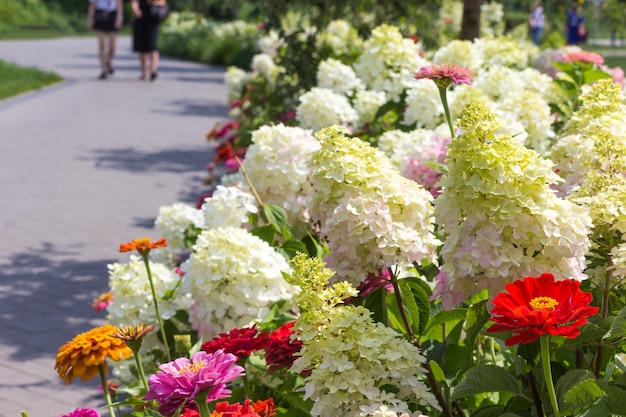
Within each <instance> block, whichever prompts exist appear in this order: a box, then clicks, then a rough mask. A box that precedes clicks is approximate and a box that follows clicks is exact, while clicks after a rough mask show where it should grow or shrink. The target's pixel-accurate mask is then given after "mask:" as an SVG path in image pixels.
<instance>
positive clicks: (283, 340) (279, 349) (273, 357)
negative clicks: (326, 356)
mask: <svg viewBox="0 0 626 417" xmlns="http://www.w3.org/2000/svg"><path fill="white" fill-rule="evenodd" d="M293 324H294V322H293V321H290V322H289V323H285V324H284V325H282V326H281V327H279V328H278V329H276V330H275V331H273V332H272V334H270V341H269V346H267V348H266V349H265V362H267V364H268V365H269V370H268V371H269V373H274V372H276V371H277V370H279V369H281V368H289V367H291V364H292V363H293V361H294V360H295V359H296V358H295V354H296V353H298V352H300V349H301V348H302V341H300V340H297V339H294V340H292V339H291V335H292V334H293V333H294V331H293Z"/></svg>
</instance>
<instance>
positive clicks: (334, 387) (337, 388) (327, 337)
mask: <svg viewBox="0 0 626 417" xmlns="http://www.w3.org/2000/svg"><path fill="white" fill-rule="evenodd" d="M292 265H293V267H294V272H293V274H292V277H291V280H292V282H293V283H294V284H298V285H300V286H301V287H302V291H301V292H300V293H299V294H298V295H297V296H296V297H295V301H296V303H297V305H298V307H299V308H300V310H301V311H302V315H301V316H300V317H299V318H298V320H297V321H296V324H295V329H296V331H297V334H298V338H299V339H300V340H302V342H303V346H302V349H301V351H300V355H301V356H300V357H299V358H298V359H297V360H296V361H295V362H294V363H293V365H292V367H291V372H295V373H301V372H303V371H307V370H310V371H311V373H310V374H309V375H308V376H307V377H306V378H305V385H304V392H305V394H304V399H308V398H310V399H312V400H313V401H314V403H313V408H312V409H311V415H312V416H331V415H333V416H338V415H340V416H347V417H357V416H358V417H363V416H374V415H382V414H380V410H381V409H383V408H384V409H386V410H387V411H388V412H394V413H396V414H394V415H397V414H400V413H404V412H408V411H409V408H408V403H417V404H420V405H421V406H428V405H430V406H433V407H435V408H438V406H437V404H436V400H435V397H434V395H433V394H432V393H430V392H429V391H428V387H427V386H426V384H425V383H424V382H423V381H422V380H421V378H420V377H421V376H423V374H424V373H425V370H424V368H423V367H422V366H421V364H422V363H424V362H425V361H426V359H425V358H424V356H422V354H421V353H420V351H419V349H418V348H417V347H416V346H414V345H413V344H411V343H410V342H409V341H407V340H406V339H404V338H402V337H401V336H400V335H399V334H398V333H396V332H395V331H394V330H393V329H391V328H390V327H387V326H385V325H384V324H382V323H377V322H374V321H373V320H372V318H371V317H370V315H371V312H370V311H369V310H368V309H366V308H365V307H362V306H347V305H341V302H342V301H341V300H342V299H343V298H345V297H346V296H347V295H355V294H356V290H354V289H353V288H351V287H350V285H349V284H348V283H346V282H343V283H338V284H335V285H334V286H331V287H329V286H328V282H329V279H330V278H331V277H332V275H333V272H332V271H331V270H329V269H327V268H324V264H323V262H322V261H321V260H319V259H307V258H306V256H305V255H302V254H300V255H298V256H296V258H294V259H293V261H292ZM389 386H393V387H394V390H393V391H392V390H389V389H387V388H386V387H389ZM384 415H392V414H384Z"/></svg>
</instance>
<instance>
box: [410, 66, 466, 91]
mask: <svg viewBox="0 0 626 417" xmlns="http://www.w3.org/2000/svg"><path fill="white" fill-rule="evenodd" d="M415 78H416V79H418V80H421V79H426V78H427V79H429V80H433V81H434V82H435V84H437V87H440V88H442V87H443V88H446V87H448V86H449V85H450V83H454V84H467V85H472V73H471V72H470V70H468V69H467V68H465V67H462V66H460V65H457V64H441V65H437V64H432V65H430V66H428V67H422V68H421V69H420V70H419V71H417V72H416V73H415Z"/></svg>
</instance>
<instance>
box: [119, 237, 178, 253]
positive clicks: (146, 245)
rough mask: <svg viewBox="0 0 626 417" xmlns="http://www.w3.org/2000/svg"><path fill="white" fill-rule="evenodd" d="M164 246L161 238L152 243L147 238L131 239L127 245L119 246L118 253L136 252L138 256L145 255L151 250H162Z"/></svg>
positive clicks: (164, 243)
mask: <svg viewBox="0 0 626 417" xmlns="http://www.w3.org/2000/svg"><path fill="white" fill-rule="evenodd" d="M166 246H167V241H166V240H165V238H163V237H162V238H161V239H159V240H157V241H156V242H153V241H152V239H150V238H149V237H142V238H140V239H133V240H131V241H130V242H128V243H122V244H121V245H120V252H130V251H133V250H136V251H137V252H139V253H140V254H144V253H146V254H147V253H148V252H150V250H151V249H156V248H164V247H166Z"/></svg>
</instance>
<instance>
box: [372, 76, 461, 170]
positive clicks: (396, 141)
mask: <svg viewBox="0 0 626 417" xmlns="http://www.w3.org/2000/svg"><path fill="white" fill-rule="evenodd" d="M431 84H433V85H434V83H431ZM448 134H449V133H448ZM433 136H435V132H434V131H433V130H427V129H415V130H412V131H410V132H404V131H402V130H397V129H394V130H387V131H386V132H384V133H383V134H382V135H381V136H380V138H378V149H379V150H380V151H382V152H384V153H385V155H387V158H389V161H391V163H392V164H393V166H394V167H395V168H396V169H397V170H398V171H400V172H403V171H404V169H405V168H406V165H407V160H408V158H410V157H411V156H412V155H414V154H416V153H417V152H418V151H420V150H422V143H424V142H426V141H428V140H430V139H432V137H433Z"/></svg>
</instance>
